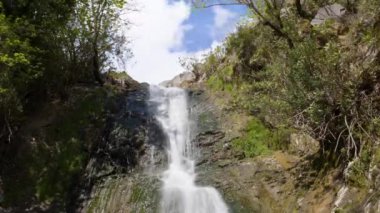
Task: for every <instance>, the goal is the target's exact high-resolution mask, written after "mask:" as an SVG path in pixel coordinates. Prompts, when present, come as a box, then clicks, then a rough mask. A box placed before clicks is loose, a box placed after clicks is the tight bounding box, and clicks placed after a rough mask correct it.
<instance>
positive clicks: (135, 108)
mask: <svg viewBox="0 0 380 213" xmlns="http://www.w3.org/2000/svg"><path fill="white" fill-rule="evenodd" d="M177 80H178V79H177ZM177 86H183V87H185V89H186V91H187V94H188V101H189V113H190V118H191V120H192V123H191V140H192V142H191V143H192V144H193V146H195V150H196V154H195V155H196V158H195V162H194V163H195V166H196V173H197V176H196V183H197V184H198V185H201V186H202V185H209V186H213V187H215V188H216V189H218V190H219V191H220V192H221V195H222V197H223V198H224V200H225V201H226V203H227V205H228V206H229V211H230V212H243V213H244V212H247V213H248V212H294V211H296V212H339V211H343V212H379V211H380V209H379V207H380V203H379V200H378V195H379V193H380V192H379V191H378V187H376V186H377V184H378V180H379V178H380V176H379V173H378V169H377V167H376V163H375V162H374V163H373V165H374V166H373V169H372V173H371V177H369V178H370V179H371V180H372V183H371V184H373V185H372V186H373V187H372V188H371V189H368V190H366V189H363V188H360V187H351V186H348V185H347V184H346V181H345V178H347V177H346V176H348V175H349V173H350V172H352V171H350V170H349V169H350V168H347V169H346V170H345V171H344V173H342V172H341V171H340V170H339V169H329V170H318V169H315V168H316V167H315V165H317V164H318V161H319V159H318V153H319V143H318V141H316V140H314V139H313V138H311V137H310V136H308V135H305V134H303V133H297V132H291V133H289V134H286V135H281V137H284V139H285V140H286V141H288V148H287V149H286V150H281V149H278V150H273V151H268V152H266V153H265V154H262V155H259V156H257V157H253V158H252V157H249V156H246V154H245V153H244V152H242V151H240V150H238V149H236V147H235V146H236V145H235V143H236V142H235V141H236V140H237V139H238V138H241V137H244V135H245V134H246V132H247V131H249V130H248V129H247V125H248V123H249V122H250V121H251V120H252V119H253V117H252V115H250V114H246V113H244V112H242V111H238V110H234V109H231V108H229V107H227V106H228V104H226V103H228V101H229V97H228V95H225V94H223V93H214V92H210V91H209V90H208V89H207V88H206V87H204V85H203V83H202V82H194V81H188V79H187V80H186V81H184V82H182V83H181V85H177ZM124 87H125V89H123V90H121V91H119V92H118V93H119V94H120V95H117V96H113V98H112V99H109V98H110V97H111V96H108V99H109V102H108V104H107V106H105V108H104V109H105V111H107V113H106V114H104V115H103V117H102V118H101V122H104V125H100V126H98V127H92V128H93V130H94V129H97V131H98V133H97V135H93V134H94V132H91V131H90V132H87V133H85V132H84V133H82V134H84V135H82V136H80V138H83V137H85V138H86V137H87V136H86V135H92V138H91V143H90V144H89V145H88V148H86V150H88V151H87V152H88V155H87V157H86V158H85V159H84V160H83V164H82V165H83V167H82V168H83V170H81V172H78V173H76V174H77V175H76V177H72V178H74V179H73V180H74V182H72V184H71V185H70V188H69V190H68V192H67V193H68V194H67V195H68V197H69V199H66V198H65V197H63V198H62V199H61V200H60V199H59V196H57V195H52V196H51V200H50V201H45V202H43V203H39V202H38V200H39V199H41V198H40V197H38V193H39V192H38V191H37V194H36V195H37V197H36V198H35V201H33V202H30V201H29V202H26V203H25V204H24V206H20V205H14V206H12V205H11V206H9V207H8V208H3V209H2V211H3V212H62V211H67V212H131V213H132V212H152V213H154V212H159V206H160V199H161V198H160V195H161V191H160V190H161V187H162V182H161V174H162V172H163V171H164V170H165V169H166V168H167V166H168V165H167V162H168V157H167V155H166V153H167V148H168V147H167V146H168V144H167V141H168V138H167V135H165V133H164V132H163V130H162V127H161V125H160V123H159V122H158V121H157V119H156V118H155V116H154V114H152V106H151V105H150V104H149V85H147V84H139V83H136V82H132V84H129V86H124ZM80 90H83V88H82V89H80ZM90 90H92V89H90ZM88 92H89V90H86V91H84V93H88ZM77 101H78V100H77ZM56 122H57V121H54V120H49V121H45V122H44V123H42V124H38V126H39V127H41V126H51V125H55V123H56ZM92 122H93V121H92ZM92 122H90V123H92ZM36 125H37V124H36ZM25 128H26V127H25ZM87 128H88V127H87ZM260 128H261V127H260ZM93 130H92V131H93ZM25 131H28V132H29V133H33V132H34V130H33V129H30V127H28V128H26V130H25ZM44 131H45V130H43V129H40V132H41V133H40V134H41V135H40V136H38V135H37V136H34V141H37V142H34V143H38V140H43V139H44V137H43V135H44V134H46V132H44ZM46 131H47V130H46ZM29 139H30V140H31V138H29ZM45 139H46V138H45ZM31 143H32V144H33V142H31ZM32 144H31V145H32ZM23 152H24V151H23V150H18V153H19V154H18V155H16V157H17V156H19V157H18V158H21V159H22V157H21V156H20V154H22V153H23ZM36 152H37V151H36ZM37 153H39V154H41V153H42V151H41V150H40V151H38V152H37ZM47 159H49V158H47ZM374 160H376V159H374ZM23 164H25V163H23ZM16 165H17V164H16ZM18 166H19V167H21V166H23V165H22V164H21V163H18ZM24 166H25V165H24ZM11 168H12V167H8V168H7V169H8V171H11V170H10V169H11ZM319 168H322V167H319ZM45 171H47V172H53V171H49V170H46V169H45ZM12 175H17V173H14V174H12ZM4 177H7V175H6V174H5V175H3V178H4ZM15 177H16V178H15ZM13 178H15V179H13V180H23V178H24V177H22V176H13ZM13 180H12V181H13ZM5 181H10V180H8V179H6V178H5V179H3V183H7V182H5ZM34 184H35V185H33V182H30V185H29V187H30V190H31V192H32V193H33V189H37V190H38V188H35V187H41V186H39V182H38V181H37V182H36V183H34ZM7 190H9V189H7V188H5V191H4V192H5V194H3V196H5V197H6V196H9V193H11V192H10V191H7ZM34 193H36V192H34ZM29 195H31V194H29ZM40 196H41V195H40ZM28 200H30V199H28Z"/></svg>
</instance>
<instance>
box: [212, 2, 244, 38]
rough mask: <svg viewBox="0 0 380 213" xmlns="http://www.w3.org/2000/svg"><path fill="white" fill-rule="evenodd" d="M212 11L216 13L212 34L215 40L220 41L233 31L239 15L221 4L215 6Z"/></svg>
mask: <svg viewBox="0 0 380 213" xmlns="http://www.w3.org/2000/svg"><path fill="white" fill-rule="evenodd" d="M212 11H213V13H214V14H215V15H214V24H213V25H212V27H211V32H210V34H211V36H212V37H213V38H214V40H218V41H220V40H222V39H223V38H224V37H225V36H226V34H228V33H230V32H232V31H233V29H234V28H235V24H236V22H237V20H238V18H239V15H238V14H237V13H234V12H232V11H230V10H228V9H226V8H223V7H221V6H216V7H214V8H213V10H212Z"/></svg>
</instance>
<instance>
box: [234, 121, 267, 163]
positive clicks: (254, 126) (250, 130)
mask: <svg viewBox="0 0 380 213" xmlns="http://www.w3.org/2000/svg"><path fill="white" fill-rule="evenodd" d="M270 139H271V132H270V131H269V130H268V129H267V128H266V127H265V126H264V125H263V124H262V123H261V122H260V120H258V119H252V121H250V122H249V124H248V126H247V129H246V133H245V135H244V136H243V137H241V138H238V139H235V140H234V141H233V145H234V147H235V148H236V149H238V150H241V151H243V152H244V153H245V155H246V156H247V157H255V156H258V155H262V154H267V153H269V148H268V141H269V140H270Z"/></svg>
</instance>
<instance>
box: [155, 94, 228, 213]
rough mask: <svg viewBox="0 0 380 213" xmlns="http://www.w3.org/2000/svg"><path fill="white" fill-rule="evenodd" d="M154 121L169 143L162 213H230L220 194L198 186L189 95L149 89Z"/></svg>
mask: <svg viewBox="0 0 380 213" xmlns="http://www.w3.org/2000/svg"><path fill="white" fill-rule="evenodd" d="M150 101H151V102H153V103H155V104H157V110H156V112H155V117H156V118H157V119H158V121H159V122H160V123H161V125H162V128H163V130H164V131H165V133H166V135H167V137H168V140H169V148H168V157H169V168H168V169H167V170H166V171H165V172H164V173H163V177H162V181H163V187H162V195H161V207H160V208H161V209H160V210H161V213H228V208H227V205H226V204H225V203H224V201H223V199H222V197H221V196H220V194H219V193H218V191H217V190H216V189H214V188H212V187H203V186H197V185H196V184H195V177H196V174H195V165H194V155H193V151H192V150H193V147H192V145H191V138H190V120H189V107H188V104H187V93H186V91H185V90H183V89H178V88H162V87H157V86H151V87H150Z"/></svg>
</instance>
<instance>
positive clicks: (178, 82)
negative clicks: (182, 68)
mask: <svg viewBox="0 0 380 213" xmlns="http://www.w3.org/2000/svg"><path fill="white" fill-rule="evenodd" d="M195 80H196V76H195V75H194V73H192V72H184V73H181V74H179V75H177V76H176V77H174V78H173V79H172V80H169V81H164V82H162V83H160V86H163V87H184V86H186V85H189V84H190V83H192V82H194V81H195Z"/></svg>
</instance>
